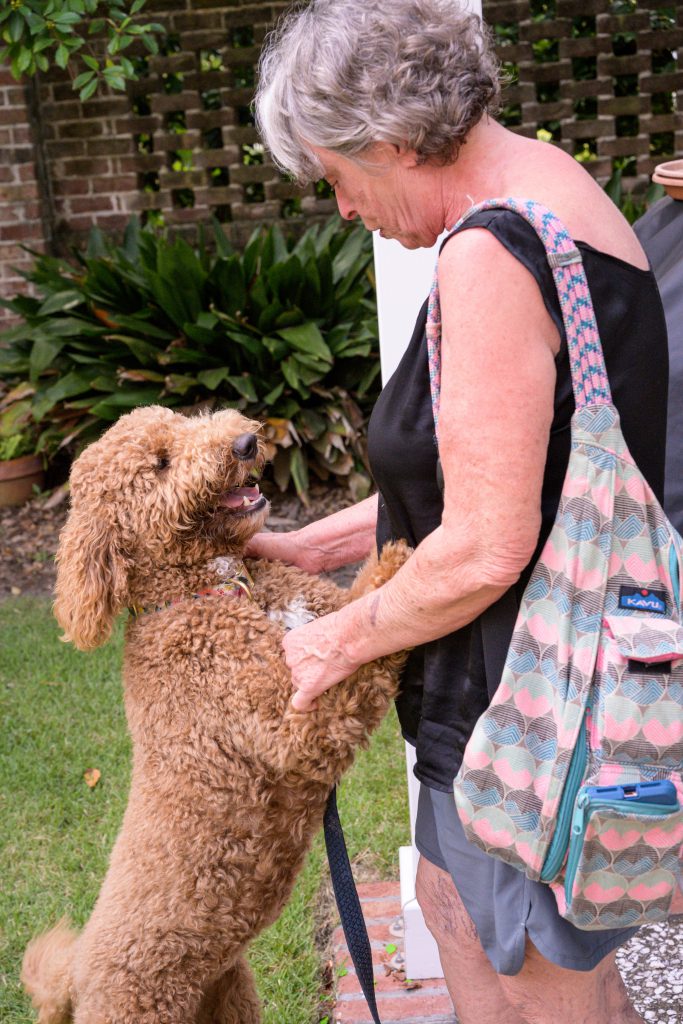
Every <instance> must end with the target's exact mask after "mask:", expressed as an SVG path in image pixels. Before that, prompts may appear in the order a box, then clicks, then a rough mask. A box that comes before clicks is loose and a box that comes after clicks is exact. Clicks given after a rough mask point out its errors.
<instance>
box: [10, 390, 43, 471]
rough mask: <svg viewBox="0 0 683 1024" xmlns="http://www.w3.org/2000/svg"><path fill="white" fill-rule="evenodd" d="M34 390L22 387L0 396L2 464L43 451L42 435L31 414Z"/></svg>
mask: <svg viewBox="0 0 683 1024" xmlns="http://www.w3.org/2000/svg"><path fill="white" fill-rule="evenodd" d="M31 394H32V389H31V388H30V387H27V386H26V385H20V386H19V387H17V388H14V389H13V390H10V391H9V393H7V394H5V395H4V396H1V395H0V462H8V461H9V460H11V459H19V458H21V457H22V456H23V455H34V454H36V453H37V452H38V451H41V450H42V448H41V435H40V429H39V427H38V424H37V423H36V422H35V420H34V418H33V415H32V413H31V398H30V396H31Z"/></svg>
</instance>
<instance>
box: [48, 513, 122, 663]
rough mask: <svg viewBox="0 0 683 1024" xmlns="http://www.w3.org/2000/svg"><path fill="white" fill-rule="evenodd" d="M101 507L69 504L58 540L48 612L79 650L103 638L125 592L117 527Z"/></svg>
mask: <svg viewBox="0 0 683 1024" xmlns="http://www.w3.org/2000/svg"><path fill="white" fill-rule="evenodd" d="M112 518H113V517H111V516H107V515H103V514H102V510H101V508H94V509H93V508H90V509H88V508H78V507H76V508H72V509H71V511H70V513H69V518H68V520H67V522H66V525H65V527H64V529H63V530H62V532H61V534H60V538H59V549H58V552H57V585H56V600H55V603H54V613H55V617H56V619H57V622H58V623H59V625H60V626H61V627H62V629H63V630H64V636H63V637H62V639H63V640H65V641H71V642H72V643H73V644H75V645H76V647H78V648H79V649H80V650H83V651H87V650H91V649H92V648H94V647H99V645H100V644H103V643H104V642H105V640H107V639H108V638H109V635H110V633H111V628H112V625H113V622H114V619H115V618H116V616H117V615H118V613H119V611H120V610H121V608H122V607H123V606H124V604H125V602H126V599H127V591H128V578H127V576H128V574H127V564H126V560H125V558H124V556H123V553H122V551H121V548H120V541H119V537H118V530H117V528H116V526H115V524H114V523H113V522H112V521H111V520H112Z"/></svg>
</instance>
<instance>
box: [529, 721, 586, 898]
mask: <svg viewBox="0 0 683 1024" xmlns="http://www.w3.org/2000/svg"><path fill="white" fill-rule="evenodd" d="M592 711H593V709H592V707H591V704H590V702H589V703H588V704H587V705H586V711H585V713H584V716H583V720H582V722H581V726H580V728H579V735H578V736H577V739H576V746H575V747H574V751H573V753H572V757H571V761H570V762H569V768H568V770H567V778H566V781H565V784H564V790H563V791H562V797H561V799H560V806H559V808H558V811H557V825H556V826H555V833H554V835H553V838H552V839H551V841H550V846H549V847H548V852H547V854H546V857H545V861H544V862H543V868H542V869H541V881H542V882H552V880H553V879H554V878H555V876H556V875H557V874H558V873H559V871H560V868H561V867H562V864H563V862H564V857H565V854H566V852H567V845H568V843H569V836H570V829H571V825H572V814H573V812H574V801H575V799H576V794H577V792H578V791H579V788H580V786H581V782H582V780H583V777H584V775H585V773H586V761H587V758H588V729H589V727H590V716H591V714H592Z"/></svg>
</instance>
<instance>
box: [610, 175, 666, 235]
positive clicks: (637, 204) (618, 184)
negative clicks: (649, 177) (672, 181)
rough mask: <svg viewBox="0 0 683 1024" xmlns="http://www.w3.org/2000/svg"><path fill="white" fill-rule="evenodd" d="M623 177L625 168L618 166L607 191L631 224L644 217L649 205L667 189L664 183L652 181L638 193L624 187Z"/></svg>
mask: <svg viewBox="0 0 683 1024" xmlns="http://www.w3.org/2000/svg"><path fill="white" fill-rule="evenodd" d="M622 177H623V170H622V168H621V167H617V169H616V170H615V171H614V173H613V174H612V177H611V178H610V179H609V181H608V182H607V184H606V185H605V192H606V193H607V195H608V196H609V197H610V199H611V200H612V202H613V203H615V204H616V205H617V206H618V207H619V209H620V210H621V212H622V213H623V215H624V217H626V220H627V221H628V222H629V224H633V222H634V221H636V220H638V218H639V217H642V215H643V214H644V213H645V211H646V210H647V208H648V207H649V206H651V205H652V204H653V203H656V202H657V200H658V199H661V198H662V196H663V195H665V191H664V188H663V186H662V185H657V184H656V183H655V182H652V183H651V184H650V185H649V186H648V188H647V190H646V191H645V192H644V193H642V194H640V195H636V194H634V193H633V192H631V191H628V190H626V189H625V188H624V185H623V180H622Z"/></svg>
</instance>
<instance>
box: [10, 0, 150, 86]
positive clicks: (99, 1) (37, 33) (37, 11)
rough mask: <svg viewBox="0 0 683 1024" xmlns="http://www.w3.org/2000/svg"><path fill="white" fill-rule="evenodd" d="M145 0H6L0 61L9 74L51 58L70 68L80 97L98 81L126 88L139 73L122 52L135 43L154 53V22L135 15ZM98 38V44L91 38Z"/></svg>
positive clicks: (27, 71)
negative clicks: (144, 20) (146, 22)
mask: <svg viewBox="0 0 683 1024" xmlns="http://www.w3.org/2000/svg"><path fill="white" fill-rule="evenodd" d="M145 3H146V0H9V2H8V3H7V2H5V3H4V4H3V5H2V8H0V35H1V37H2V40H3V42H4V43H5V44H6V45H5V47H4V48H3V49H2V50H0V63H2V64H8V65H9V67H10V70H11V72H12V74H13V76H14V77H15V78H16V79H20V78H22V77H23V76H30V75H34V74H35V73H36V71H47V70H48V69H49V67H50V65H51V64H53V63H54V64H56V65H57V67H60V68H64V69H68V70H69V72H70V73H71V75H72V79H73V88H74V89H75V90H76V91H77V92H78V93H79V96H80V99H81V100H87V99H90V97H91V96H92V95H93V94H94V93H95V92H96V91H97V89H98V87H100V86H102V85H106V86H109V88H110V89H119V90H124V89H125V88H126V82H129V81H134V80H136V79H137V77H138V74H137V69H136V66H135V63H134V61H132V60H130V59H129V58H128V57H125V56H124V51H125V50H128V49H129V47H131V46H132V45H133V44H134V43H136V42H140V43H142V44H143V45H144V46H145V47H146V49H147V50H148V51H149V52H150V53H157V52H158V49H159V46H158V42H157V38H156V37H157V35H159V34H160V33H163V32H164V28H163V26H162V25H158V24H156V23H155V22H150V23H148V24H140V23H139V22H138V21H135V17H136V15H138V14H139V13H140V11H141V10H142V8H143V7H144V5H145ZM94 39H97V43H98V45H97V48H94V47H93V46H92V45H91V43H92V42H93V41H94Z"/></svg>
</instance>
